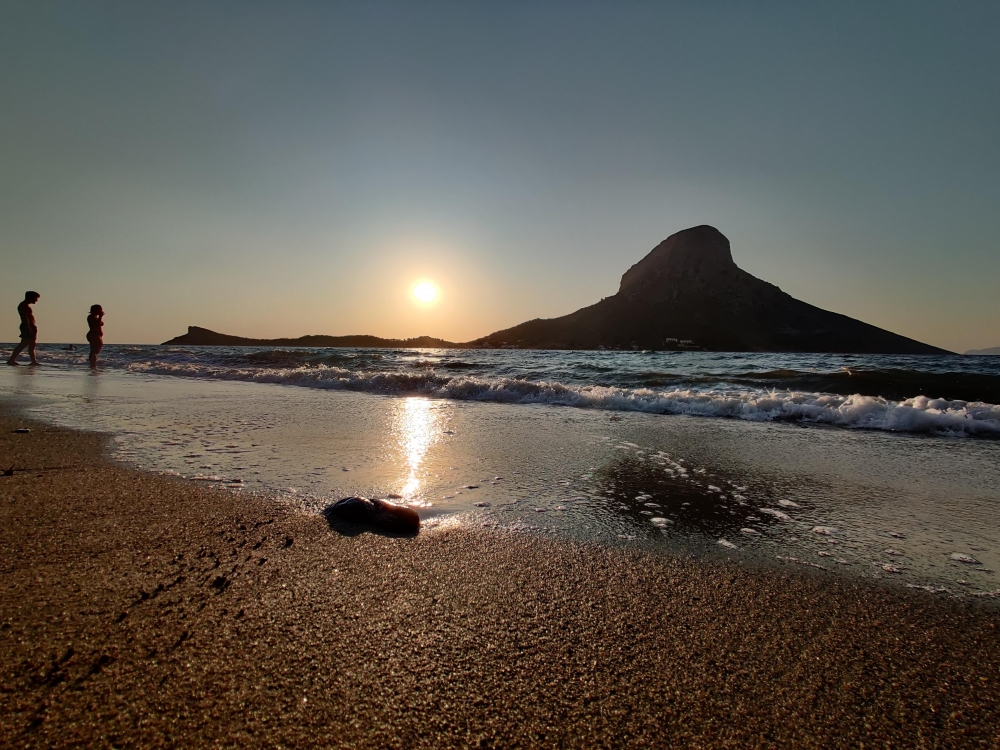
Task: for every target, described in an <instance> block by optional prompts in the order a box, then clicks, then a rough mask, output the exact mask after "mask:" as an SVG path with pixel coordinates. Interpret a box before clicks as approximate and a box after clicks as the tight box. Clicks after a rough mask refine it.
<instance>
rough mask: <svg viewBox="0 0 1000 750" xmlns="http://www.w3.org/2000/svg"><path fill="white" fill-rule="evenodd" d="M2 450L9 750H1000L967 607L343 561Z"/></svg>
mask: <svg viewBox="0 0 1000 750" xmlns="http://www.w3.org/2000/svg"><path fill="white" fill-rule="evenodd" d="M17 427H29V428H30V429H31V432H30V433H28V434H18V433H14V432H13V430H14V429H15V428H17ZM0 436H2V437H0V452H2V455H3V456H4V459H5V461H8V462H9V463H14V464H15V465H16V466H18V467H19V470H18V471H16V472H15V474H14V476H12V477H3V478H2V479H0V481H2V482H3V484H2V485H0V487H2V493H3V494H2V498H3V504H2V508H3V523H2V524H0V549H2V560H3V568H4V576H3V580H4V585H3V588H2V591H0V621H2V625H0V628H2V629H0V643H2V644H3V648H2V649H0V654H2V657H0V658H2V692H0V702H2V710H0V717H2V718H0V722H2V726H0V734H2V736H3V737H5V738H6V739H5V743H6V744H8V745H9V746H12V747H31V746H69V745H76V744H84V745H88V746H143V747H148V746H160V745H162V746H167V745H189V746H191V745H208V744H213V745H214V744H218V745H231V746H237V745H240V746H246V745H251V746H252V745H260V746H287V747H294V746H300V747H301V746H362V747H417V746H424V747H444V746H474V747H475V746H486V747H492V746H495V747H535V746H579V747H594V746H614V747H620V746H639V745H644V746H649V745H652V746H670V745H678V744H683V745H689V746H704V747H723V746H731V747H748V746H749V747H772V746H788V747H792V746H794V747H808V746H816V747H819V746H823V747H830V746H843V747H859V746H862V744H863V745H864V746H873V745H878V746H926V747H932V746H933V747H971V746H977V747H979V746H996V745H997V743H998V727H1000V722H998V718H1000V716H998V714H1000V709H998V705H1000V704H998V698H1000V690H998V670H997V667H998V662H1000V648H998V646H1000V643H998V640H1000V639H998V633H997V630H996V620H997V616H996V613H995V612H994V611H992V610H989V609H987V608H984V607H977V606H975V605H974V604H972V603H970V602H965V601H959V600H950V599H940V598H935V597H932V596H930V595H927V594H924V593H923V592H919V591H912V592H911V591H906V590H901V589H900V590H895V589H892V590H887V589H886V588H885V587H880V586H877V585H874V584H872V583H866V582H863V581H852V580H849V579H844V578H836V577H831V576H823V575H819V574H816V575H813V574H811V573H810V572H809V571H808V570H798V569H770V570H765V569H758V568H756V567H755V566H752V565H741V564H738V563H736V562H731V561H726V560H725V559H711V558H693V557H690V556H686V555H681V554H677V555H668V554H662V553H660V554H654V553H650V552H648V551H643V550H635V549H627V548H612V547H607V546H600V545H597V544H590V543H586V542H580V541H573V540H569V539H564V538H546V537H543V536H539V535H533V534H518V533H511V532H510V531H507V530H497V529H493V528H481V527H480V528H476V527H474V526H471V525H468V524H465V525H462V524H455V525H449V524H446V523H442V524H440V525H438V526H436V527H433V528H430V529H428V530H426V531H424V532H422V533H421V534H420V535H419V536H418V537H417V538H415V539H398V538H387V537H383V536H378V535H374V534H371V533H363V534H359V535H357V536H342V535H340V534H338V533H336V532H334V531H332V530H331V529H330V528H329V527H328V525H327V524H326V522H325V521H324V520H323V518H322V517H321V516H319V515H317V514H314V513H308V512H305V511H303V510H301V509H298V508H296V507H295V506H294V505H291V504H286V505H283V504H281V503H279V502H276V501H275V500H273V499H266V498H263V497H256V496H253V495H240V494H238V493H234V492H228V491H223V490H219V489H213V488H206V487H203V486H200V485H197V484H195V483H190V482H185V481H182V480H179V479H175V478H167V477H161V476H154V475H151V474H148V473H142V472H139V471H135V470H130V469H127V468H124V467H121V466H119V465H114V464H111V463H108V462H107V461H106V460H105V458H104V455H105V450H106V448H107V445H108V443H107V438H106V437H104V436H100V435H94V434H85V433H79V432H73V431H67V430H61V429H57V428H53V427H50V426H45V425H42V424H38V423H28V422H25V420H23V419H22V418H20V417H13V416H11V415H10V414H8V415H7V416H5V417H4V418H3V420H2V422H0ZM20 467H23V470H21V469H20Z"/></svg>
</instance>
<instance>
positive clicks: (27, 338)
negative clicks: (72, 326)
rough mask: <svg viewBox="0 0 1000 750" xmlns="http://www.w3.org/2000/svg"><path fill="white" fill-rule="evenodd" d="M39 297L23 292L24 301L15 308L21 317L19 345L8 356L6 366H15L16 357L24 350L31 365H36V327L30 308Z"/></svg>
mask: <svg viewBox="0 0 1000 750" xmlns="http://www.w3.org/2000/svg"><path fill="white" fill-rule="evenodd" d="M41 296H42V295H40V294H39V293H38V292H25V293H24V301H23V302H21V304H20V305H18V306H17V314H18V315H20V316H21V343H20V344H18V345H17V347H16V348H15V349H14V352H13V354H11V355H10V359H8V360H7V364H8V365H17V357H18V355H19V354H20V353H21V352H23V351H24V350H25V348H27V350H28V358H29V359H30V360H31V364H33V365H37V364H38V360H37V359H35V342H36V341H37V340H38V326H36V325H35V313H34V312H33V311H32V309H31V306H32V305H33V304H35V303H36V302H38V300H39V299H41Z"/></svg>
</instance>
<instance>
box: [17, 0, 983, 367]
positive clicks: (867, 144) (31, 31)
mask: <svg viewBox="0 0 1000 750" xmlns="http://www.w3.org/2000/svg"><path fill="white" fill-rule="evenodd" d="M998 38H1000V4H998V3H996V2H982V3H977V2H973V1H971V0H970V1H968V2H962V3H946V2H941V3H923V2H893V3H882V2H871V1H868V2H842V3H801V2H753V1H752V0H750V1H747V2H739V3H736V2H713V0H704V1H699V2H693V1H692V2H677V3H670V2H665V1H664V2H634V3H629V2H621V1H619V2H595V3H588V2H545V1H544V0H540V1H532V2H518V1H517V0H503V1H502V2H499V1H498V2H431V1H430V0H426V1H424V0H411V1H410V2H398V3H397V2H344V3H335V2H295V1H294V0H282V1H281V2H269V3H264V2H253V1H252V0H240V1H239V2H212V1H211V0H206V1H201V2H193V3H186V2H182V1H180V0H171V1H170V2H144V3H134V2H117V3H116V2H97V1H95V2H87V3H80V2H66V3H55V2H46V1H45V0H29V1H27V2H19V1H18V0H5V1H4V2H3V3H2V4H0V71H2V74H0V261H2V264H0V310H3V309H6V310H7V313H5V314H4V313H0V340H13V339H15V337H16V335H17V333H16V326H17V323H18V321H17V315H16V312H15V310H14V308H15V306H16V305H17V303H18V302H19V301H20V299H21V298H22V296H23V293H24V291H25V290H27V289H32V290H37V291H38V292H40V293H41V294H42V299H41V301H40V302H39V303H38V304H37V305H36V317H37V320H38V324H39V328H40V341H42V342H44V341H61V342H67V341H79V342H82V341H83V340H84V334H85V333H86V330H87V326H86V320H85V318H86V315H87V312H88V309H89V306H90V305H91V304H94V303H99V304H102V305H103V306H104V308H105V310H106V312H107V317H106V325H105V332H106V336H105V340H106V341H107V342H109V343H156V342H160V341H163V340H166V339H168V338H171V337H173V336H176V335H179V334H181V333H183V332H185V331H186V329H187V326H189V325H198V326H203V327H207V328H211V329H214V330H218V331H222V332H225V333H231V334H237V335H244V336H253V337H275V336H299V335H304V334H331V335H341V334H357V333H368V334H374V335H379V336H387V337H410V336H417V335H424V334H426V335H432V336H438V337H442V338H446V339H449V340H452V341H465V340H470V339H473V338H476V337H479V336H483V335H485V334H487V333H490V332H492V331H494V330H498V329H502V328H506V327H509V326H512V325H515V324H517V323H520V322H523V321H525V320H528V319H532V318H537V317H543V318H544V317H554V316H558V315H562V314H566V313H569V312H572V311H573V310H575V309H578V308H579V307H582V306H585V305H588V304H592V303H593V302H596V301H598V300H599V299H601V298H602V297H606V296H608V295H611V294H614V293H615V292H616V291H617V288H618V283H619V280H620V278H621V275H622V274H623V273H624V272H625V271H626V270H627V269H628V268H629V267H630V266H631V265H632V264H633V263H635V262H637V261H638V260H640V259H641V258H642V257H643V256H644V255H645V254H646V253H647V252H649V250H651V249H652V248H653V247H654V246H655V245H656V244H657V243H659V242H660V241H661V240H663V239H664V238H666V237H667V236H668V235H670V234H672V233H674V232H676V231H679V230H681V229H684V228H687V227H690V226H695V225H698V224H711V225H713V226H715V227H717V228H718V229H720V230H721V231H722V232H723V233H724V234H725V235H726V236H727V237H729V239H730V241H731V243H732V250H733V257H734V259H735V261H736V263H737V264H738V265H739V266H741V267H742V268H744V269H745V270H747V271H749V272H750V273H752V274H754V275H755V276H758V277H759V278H762V279H765V280H767V281H770V282H772V283H774V284H777V285H778V286H780V287H781V288H782V289H783V290H785V291H786V292H788V293H790V294H791V295H793V296H794V297H797V298H799V299H802V300H804V301H807V302H810V303H812V304H815V305H818V306H820V307H823V308H826V309H829V310H834V311H836V312H840V313H844V314H847V315H850V316H852V317H856V318H860V319H862V320H864V321H866V322H869V323H872V324H875V325H878V326H881V327H884V328H887V329H889V330H892V331H895V332H897V333H901V334H904V335H906V336H910V337H913V338H916V339H919V340H922V341H925V342H928V343H931V344H935V345H937V346H941V347H944V348H947V349H951V350H955V351H964V350H966V349H970V348H982V347H988V346H998V345H1000V293H998V289H1000V247H998V237H1000V138H998V137H997V133H998V132H1000V44H997V39H998ZM418 280H429V281H432V282H433V283H434V284H435V285H436V286H437V288H438V290H439V297H438V300H437V302H436V303H435V304H418V303H417V302H415V301H414V300H413V298H412V296H411V295H410V293H409V292H410V289H411V288H412V285H413V284H414V283H415V282H416V281H418ZM4 306H6V307H4ZM4 316H5V317H4Z"/></svg>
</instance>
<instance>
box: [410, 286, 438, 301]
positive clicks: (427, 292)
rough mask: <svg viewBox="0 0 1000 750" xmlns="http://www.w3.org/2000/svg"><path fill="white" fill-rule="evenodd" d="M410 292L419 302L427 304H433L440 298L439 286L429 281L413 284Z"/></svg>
mask: <svg viewBox="0 0 1000 750" xmlns="http://www.w3.org/2000/svg"><path fill="white" fill-rule="evenodd" d="M410 294H412V295H413V299H415V300H416V301H417V302H421V303H423V304H425V305H429V304H431V303H432V302H434V301H436V300H437V298H438V290H437V287H436V286H434V284H432V283H431V282H429V281H418V282H417V283H416V284H414V285H413V289H411V290H410Z"/></svg>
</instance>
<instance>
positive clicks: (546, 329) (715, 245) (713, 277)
mask: <svg viewBox="0 0 1000 750" xmlns="http://www.w3.org/2000/svg"><path fill="white" fill-rule="evenodd" d="M470 344H471V345H472V346H503V345H508V346H510V345H514V346H518V347H520V348H532V349H596V348H599V347H605V348H622V349H629V348H639V349H669V348H696V349H705V350H710V351H779V352H842V353H848V352H851V353H869V354H873V353H886V354H945V353H947V352H945V351H944V350H943V349H938V348H936V347H933V346H930V345H928V344H923V343H921V342H919V341H915V340H913V339H909V338H906V337H905V336H900V335H898V334H895V333H892V332H890V331H886V330H883V329H881V328H877V327H875V326H873V325H869V324H867V323H863V322H861V321H860V320H855V319H854V318H849V317H847V316H846V315H840V314H838V313H833V312H829V311H827V310H822V309H820V308H818V307H815V306H813V305H810V304H808V303H806V302H801V301H799V300H797V299H795V298H793V297H792V296H790V295H788V294H786V293H785V292H783V291H781V289H779V288H778V287H776V286H775V285H774V284H769V283H768V282H766V281H762V280H760V279H758V278H756V277H754V276H752V275H750V274H749V273H747V272H746V271H743V270H742V269H740V268H739V266H737V265H736V263H735V262H734V261H733V256H732V252H731V251H730V247H729V240H728V239H726V237H725V236H724V235H723V234H722V233H721V232H720V231H719V230H718V229H715V228H714V227H710V226H698V227H693V228H691V229H686V230H684V231H682V232H678V233H677V234H673V235H671V236H670V237H668V238H667V239H665V240H664V241H663V242H661V243H660V244H659V245H657V246H656V247H655V248H653V250H652V252H650V253H649V254H648V255H647V256H646V257H645V258H643V259H642V260H640V261H639V262H638V263H636V264H635V265H634V266H632V267H631V268H630V269H629V270H628V271H626V272H625V275H624V276H622V280H621V285H620V286H619V288H618V293H617V294H615V295H614V296H612V297H607V298H605V299H603V300H601V301H600V302H598V303H597V304H595V305H591V306H590V307H585V308H583V309H581V310H577V311H576V312H574V313H571V314H569V315H564V316H562V317H560V318H550V319H545V320H543V319H535V320H530V321H528V322H527V323H522V324H520V325H518V326H514V327H513V328H508V329H506V330H503V331H497V332H496V333H492V334H490V335H489V336H485V337H483V338H481V339H477V340H476V341H473V342H470Z"/></svg>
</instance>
